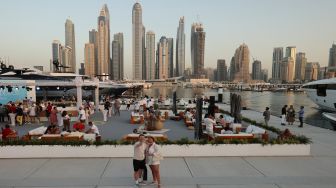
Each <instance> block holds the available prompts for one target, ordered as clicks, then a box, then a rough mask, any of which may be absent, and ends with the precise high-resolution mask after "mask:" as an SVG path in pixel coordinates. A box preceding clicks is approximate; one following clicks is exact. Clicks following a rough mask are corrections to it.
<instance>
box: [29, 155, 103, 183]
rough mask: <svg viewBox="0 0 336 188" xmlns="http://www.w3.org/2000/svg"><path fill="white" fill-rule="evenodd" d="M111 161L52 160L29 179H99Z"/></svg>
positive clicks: (95, 159) (93, 159)
mask: <svg viewBox="0 0 336 188" xmlns="http://www.w3.org/2000/svg"><path fill="white" fill-rule="evenodd" d="M108 160H109V159H100V158H98V159H97V158H92V159H51V160H49V161H48V162H47V163H46V164H44V165H43V166H42V167H41V168H40V169H39V170H38V171H36V172H35V173H34V174H32V175H31V176H30V177H29V178H56V179H57V178H98V177H100V175H101V174H102V173H103V171H104V169H105V166H106V164H107V162H108Z"/></svg>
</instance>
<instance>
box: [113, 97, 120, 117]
mask: <svg viewBox="0 0 336 188" xmlns="http://www.w3.org/2000/svg"><path fill="white" fill-rule="evenodd" d="M120 106H121V104H120V100H119V99H118V98H116V99H115V101H114V115H118V116H120Z"/></svg>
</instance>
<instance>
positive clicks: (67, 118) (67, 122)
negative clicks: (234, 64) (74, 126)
mask: <svg viewBox="0 0 336 188" xmlns="http://www.w3.org/2000/svg"><path fill="white" fill-rule="evenodd" d="M62 119H63V126H64V130H66V131H69V130H70V116H69V114H68V112H67V111H66V110H64V111H63V112H62Z"/></svg>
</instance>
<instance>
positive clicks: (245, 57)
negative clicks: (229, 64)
mask: <svg viewBox="0 0 336 188" xmlns="http://www.w3.org/2000/svg"><path fill="white" fill-rule="evenodd" d="M249 64H250V50H249V48H248V46H247V45H246V44H242V45H240V46H239V48H237V49H236V52H235V55H234V71H235V72H234V81H236V82H243V83H248V82H249V81H250V72H249ZM231 74H233V73H231Z"/></svg>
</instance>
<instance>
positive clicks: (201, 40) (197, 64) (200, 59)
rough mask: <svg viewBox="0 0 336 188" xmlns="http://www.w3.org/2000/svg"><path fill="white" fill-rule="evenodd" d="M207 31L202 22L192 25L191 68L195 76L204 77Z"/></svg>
mask: <svg viewBox="0 0 336 188" xmlns="http://www.w3.org/2000/svg"><path fill="white" fill-rule="evenodd" d="M204 47H205V32H204V30H203V26H202V24H200V23H194V24H192V26H191V68H192V72H193V73H192V74H193V77H194V78H204V77H205V72H204Z"/></svg>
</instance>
